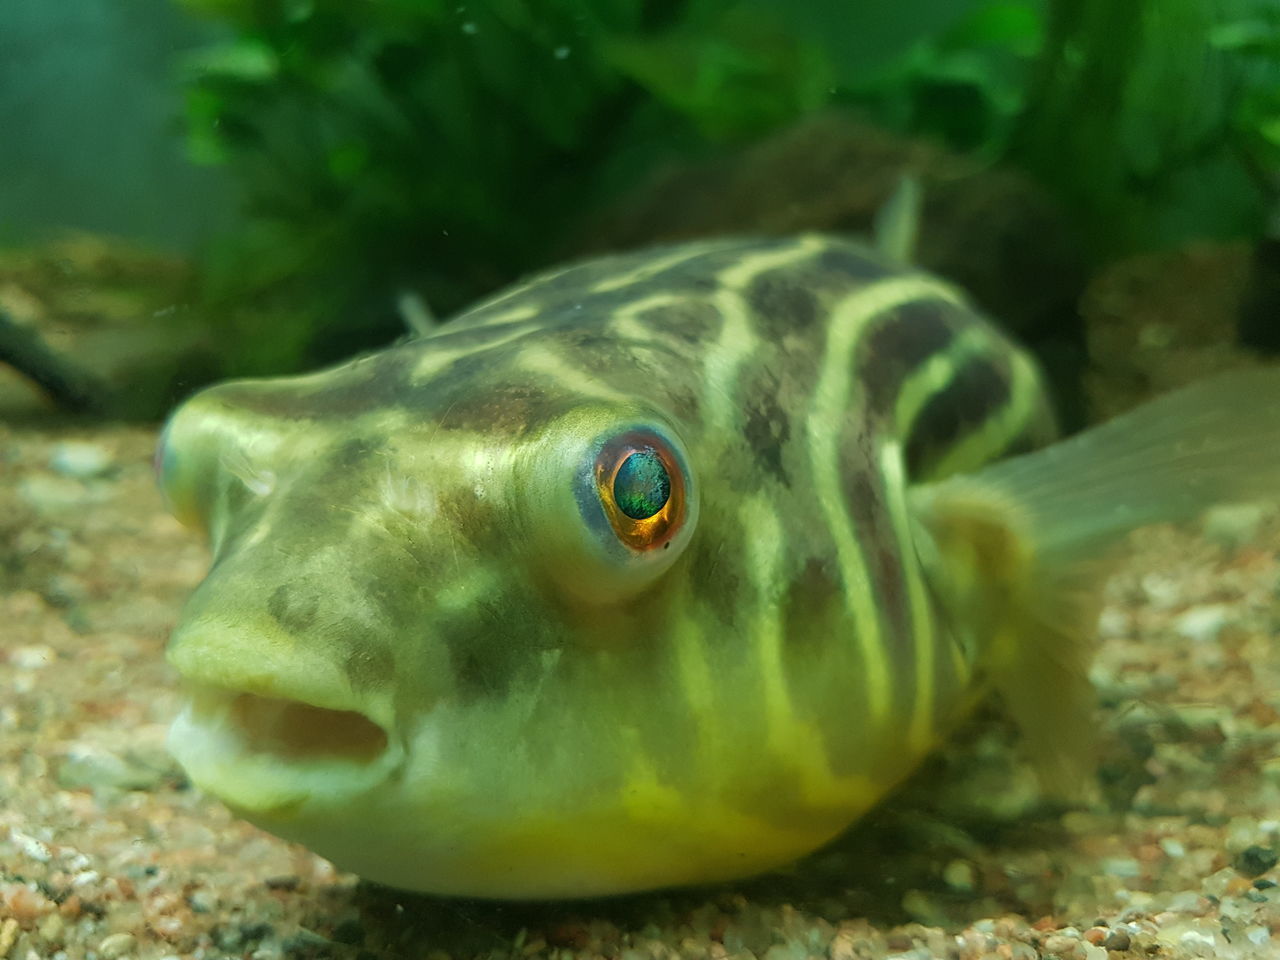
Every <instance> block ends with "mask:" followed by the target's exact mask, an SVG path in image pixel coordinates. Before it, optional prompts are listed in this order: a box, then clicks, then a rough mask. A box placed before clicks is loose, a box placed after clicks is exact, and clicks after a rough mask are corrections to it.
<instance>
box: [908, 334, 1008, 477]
mask: <svg viewBox="0 0 1280 960" xmlns="http://www.w3.org/2000/svg"><path fill="white" fill-rule="evenodd" d="M1008 402H1009V373H1008V370H1007V369H1006V368H1005V367H1004V366H1003V365H1001V364H999V363H997V362H996V361H995V360H994V359H992V358H991V357H986V356H980V357H972V358H970V359H968V360H966V361H965V362H964V363H963V364H961V366H960V368H959V369H958V370H957V371H956V372H955V374H954V376H952V378H951V380H950V382H948V383H947V385H946V386H944V387H943V388H942V389H941V390H939V391H938V392H936V393H934V394H933V395H932V396H931V397H930V398H929V400H928V401H927V402H926V403H925V405H924V408H923V409H922V410H921V411H920V413H919V415H918V416H917V417H916V419H915V422H914V423H912V424H910V426H909V431H910V434H909V436H908V438H907V447H906V458H907V475H908V476H909V477H911V478H913V479H914V478H918V477H921V476H925V475H927V474H928V472H929V471H930V470H931V469H933V468H934V467H935V466H936V465H937V462H938V461H939V460H941V459H942V457H943V456H945V455H946V454H947V452H948V450H949V448H950V447H951V446H952V444H954V443H956V442H957V441H958V440H959V439H960V438H961V437H963V436H964V435H965V434H966V433H968V432H969V431H971V430H973V429H974V428H976V427H979V426H981V425H982V424H983V423H984V422H985V421H986V420H987V418H988V417H990V416H991V415H992V414H994V413H996V412H997V411H998V410H1000V409H1001V408H1002V407H1003V406H1005V405H1006V404H1007V403H1008Z"/></svg>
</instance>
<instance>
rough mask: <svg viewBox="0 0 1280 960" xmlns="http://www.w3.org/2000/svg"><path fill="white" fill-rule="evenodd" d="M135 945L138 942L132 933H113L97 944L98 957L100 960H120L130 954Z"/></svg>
mask: <svg viewBox="0 0 1280 960" xmlns="http://www.w3.org/2000/svg"><path fill="white" fill-rule="evenodd" d="M137 945H138V941H137V939H136V938H135V937H134V935H133V934H132V933H113V934H111V935H110V936H108V937H104V938H103V940H102V942H101V943H100V944H98V956H100V957H101V958H102V960H120V958H121V957H123V956H124V955H125V954H126V953H130V952H131V951H132V950H133V948H134V947H136V946H137Z"/></svg>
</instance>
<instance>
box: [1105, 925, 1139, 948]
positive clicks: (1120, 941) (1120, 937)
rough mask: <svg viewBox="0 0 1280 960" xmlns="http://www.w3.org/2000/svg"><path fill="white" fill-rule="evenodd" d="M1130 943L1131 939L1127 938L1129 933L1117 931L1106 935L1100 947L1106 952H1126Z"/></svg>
mask: <svg viewBox="0 0 1280 960" xmlns="http://www.w3.org/2000/svg"><path fill="white" fill-rule="evenodd" d="M1132 943H1133V938H1132V937H1130V936H1129V931H1127V930H1119V929H1117V930H1112V931H1111V932H1110V933H1109V934H1107V937H1106V939H1105V940H1103V941H1102V946H1103V948H1104V949H1107V950H1128V949H1129V947H1130V946H1131V945H1132Z"/></svg>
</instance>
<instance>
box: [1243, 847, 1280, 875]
mask: <svg viewBox="0 0 1280 960" xmlns="http://www.w3.org/2000/svg"><path fill="white" fill-rule="evenodd" d="M1278 862H1280V855H1277V853H1276V851H1275V850H1273V849H1272V848H1271V847H1260V846H1258V845H1257V844H1254V845H1253V846H1251V847H1245V848H1244V849H1243V850H1241V851H1240V853H1239V854H1238V855H1237V856H1236V859H1235V864H1234V866H1235V868H1236V870H1238V871H1239V872H1240V874H1241V875H1242V876H1245V877H1249V878H1251V879H1252V878H1253V877H1260V876H1262V875H1263V874H1264V873H1266V872H1267V871H1268V870H1270V869H1271V868H1272V867H1274V866H1275V865H1276V863H1278Z"/></svg>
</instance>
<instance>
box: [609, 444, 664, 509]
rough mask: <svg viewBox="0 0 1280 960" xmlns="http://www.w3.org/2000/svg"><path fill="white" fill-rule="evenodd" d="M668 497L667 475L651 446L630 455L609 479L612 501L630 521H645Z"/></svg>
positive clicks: (661, 506)
mask: <svg viewBox="0 0 1280 960" xmlns="http://www.w3.org/2000/svg"><path fill="white" fill-rule="evenodd" d="M669 499H671V476H670V475H669V474H668V473H667V468H666V466H665V465H664V464H663V462H662V458H661V457H660V456H658V453H657V451H656V450H653V449H652V448H650V449H646V450H640V451H637V452H636V453H633V454H631V456H629V457H627V459H626V460H624V461H623V463H622V466H620V467H618V472H617V474H616V475H615V476H614V478H613V502H614V503H616V504H617V505H618V509H619V510H621V511H622V512H623V513H624V514H626V515H627V516H628V517H630V518H631V519H632V520H646V519H648V518H649V517H652V516H653V515H654V514H655V513H657V512H658V511H659V510H661V509H662V508H663V506H665V505H666V502H667V501H668V500H669Z"/></svg>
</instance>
